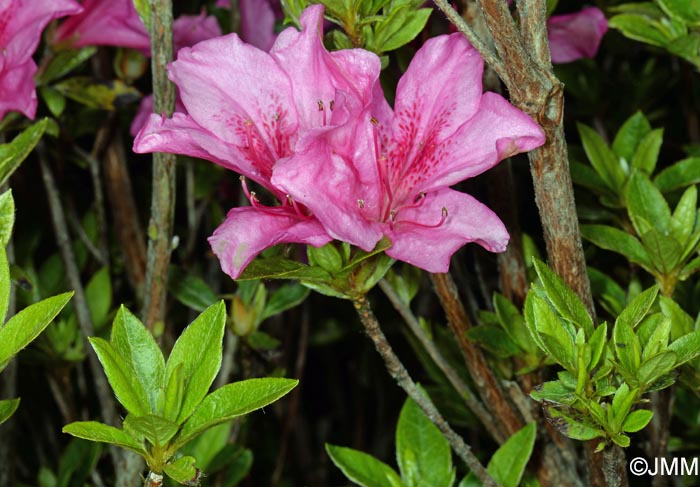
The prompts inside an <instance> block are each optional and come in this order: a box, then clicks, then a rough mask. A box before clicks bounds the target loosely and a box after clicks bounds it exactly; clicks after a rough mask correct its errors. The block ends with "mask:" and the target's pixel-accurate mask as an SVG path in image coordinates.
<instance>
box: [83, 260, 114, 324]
mask: <svg viewBox="0 0 700 487" xmlns="http://www.w3.org/2000/svg"><path fill="white" fill-rule="evenodd" d="M85 299H86V301H87V305H88V311H89V312H90V318H92V322H93V324H94V325H95V328H97V329H99V328H101V327H102V326H103V325H104V324H105V323H106V322H107V318H108V317H109V311H110V310H111V308H112V280H111V278H110V275H109V268H108V267H106V266H105V267H103V268H101V269H100V270H98V271H97V272H95V274H93V276H92V277H91V278H90V281H89V282H88V283H87V286H85Z"/></svg>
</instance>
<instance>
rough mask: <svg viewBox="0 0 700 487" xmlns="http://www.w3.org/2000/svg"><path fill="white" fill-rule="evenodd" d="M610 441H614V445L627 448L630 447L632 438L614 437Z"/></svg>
mask: <svg viewBox="0 0 700 487" xmlns="http://www.w3.org/2000/svg"><path fill="white" fill-rule="evenodd" d="M610 439H611V440H612V441H613V443H615V444H616V445H617V446H620V447H622V448H627V447H628V446H630V437H629V436H627V435H613V436H611V437H610Z"/></svg>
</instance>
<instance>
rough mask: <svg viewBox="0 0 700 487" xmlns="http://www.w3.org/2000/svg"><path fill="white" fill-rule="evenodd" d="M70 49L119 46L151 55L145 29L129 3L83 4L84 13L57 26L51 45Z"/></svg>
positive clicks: (99, 1) (128, 0) (95, 1)
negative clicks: (64, 43) (60, 45)
mask: <svg viewBox="0 0 700 487" xmlns="http://www.w3.org/2000/svg"><path fill="white" fill-rule="evenodd" d="M63 41H67V42H72V46H73V47H83V46H121V47H130V48H132V49H138V50H140V51H142V52H143V53H144V54H146V55H150V46H151V43H150V40H149V37H148V32H147V31H146V27H145V26H144V25H143V22H141V19H140V18H139V16H138V13H137V12H136V8H135V7H134V4H133V1H132V0H85V1H84V2H83V11H82V13H80V14H79V15H76V16H73V17H71V18H69V19H68V20H66V21H65V22H63V23H62V24H61V25H59V26H58V29H57V30H56V35H55V37H54V42H63Z"/></svg>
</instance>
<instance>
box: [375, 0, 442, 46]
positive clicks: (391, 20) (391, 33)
mask: <svg viewBox="0 0 700 487" xmlns="http://www.w3.org/2000/svg"><path fill="white" fill-rule="evenodd" d="M431 13H432V9H430V8H421V9H418V10H415V9H413V8H411V7H410V6H409V5H406V6H399V7H397V8H394V9H392V11H391V12H390V13H389V16H388V17H386V18H385V19H384V20H383V21H382V22H381V23H379V24H378V25H377V27H376V29H375V39H374V46H375V47H376V49H377V50H378V51H379V52H388V51H393V50H395V49H398V48H399V47H401V46H403V45H405V44H408V43H409V42H411V41H412V40H413V39H415V38H416V36H417V35H418V34H420V32H421V31H422V30H423V28H424V27H425V24H427V23H428V18H429V17H430V14H431Z"/></svg>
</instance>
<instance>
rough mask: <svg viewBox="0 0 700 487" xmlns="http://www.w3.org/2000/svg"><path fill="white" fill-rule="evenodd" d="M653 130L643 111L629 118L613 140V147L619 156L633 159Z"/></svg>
mask: <svg viewBox="0 0 700 487" xmlns="http://www.w3.org/2000/svg"><path fill="white" fill-rule="evenodd" d="M649 132H651V125H649V121H648V120H647V118H646V117H645V116H644V114H643V113H642V112H641V111H637V112H635V113H634V115H632V116H631V117H630V118H628V119H627V120H626V121H625V123H624V124H622V127H620V130H618V132H617V135H615V140H613V144H612V149H613V151H614V152H615V154H617V156H618V157H621V158H623V159H625V160H626V161H627V162H630V161H632V157H634V154H635V152H637V147H638V146H639V144H640V142H641V141H642V139H643V138H644V137H645V136H646V135H647V134H648V133H649Z"/></svg>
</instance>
